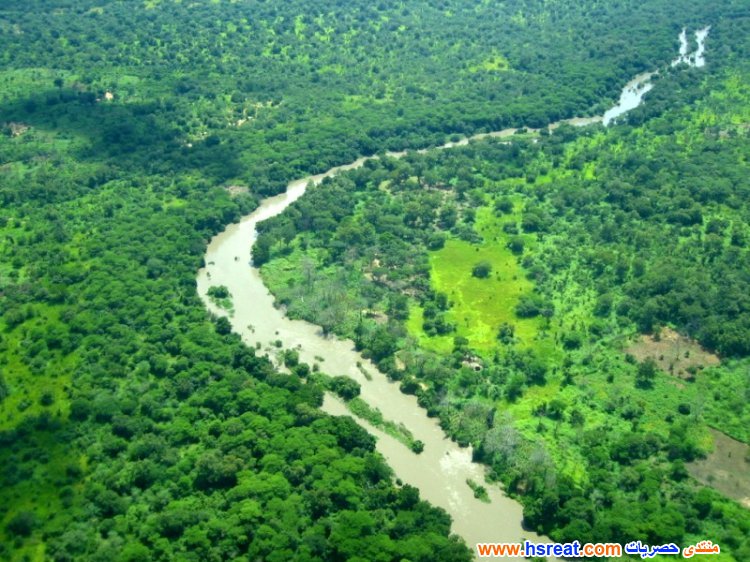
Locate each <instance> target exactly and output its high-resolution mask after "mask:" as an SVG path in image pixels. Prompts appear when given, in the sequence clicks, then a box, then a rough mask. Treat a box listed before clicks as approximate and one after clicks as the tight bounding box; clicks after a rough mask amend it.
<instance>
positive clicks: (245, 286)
mask: <svg viewBox="0 0 750 562" xmlns="http://www.w3.org/2000/svg"><path fill="white" fill-rule="evenodd" d="M702 31H705V34H703V35H702V36H697V38H698V39H699V56H698V53H696V56H695V57H694V58H693V59H692V60H686V61H685V62H687V63H688V64H691V63H692V64H693V65H695V66H697V65H698V64H697V63H698V59H699V58H700V60H702V57H703V41H704V40H705V38H706V35H707V33H708V29H706V30H702ZM684 33H685V32H683V34H682V35H681V37H680V38H681V40H682V39H684ZM686 43H687V40H686V39H685V40H684V42H682V44H683V45H686ZM680 57H683V58H685V57H688V56H687V48H686V47H685V52H684V53H683V52H682V51H681V52H680ZM688 58H689V57H688ZM653 75H654V73H645V74H642V75H639V76H637V77H636V78H635V79H634V80H633V81H631V82H629V83H628V85H626V87H625V89H624V90H623V95H622V97H621V100H620V103H619V104H618V105H617V106H615V107H614V108H612V109H611V110H610V111H608V112H607V113H605V115H602V116H597V117H588V118H579V119H570V120H566V121H562V122H559V123H555V124H552V125H550V127H555V126H558V125H560V124H562V123H569V124H572V125H578V126H583V125H588V124H591V123H597V122H603V123H604V124H605V125H607V124H609V123H611V122H612V121H613V120H614V119H616V118H617V117H619V116H620V115H622V114H623V113H625V112H626V111H628V110H629V109H632V108H634V107H637V106H638V105H639V104H640V102H641V100H642V98H643V95H644V94H645V93H646V92H647V91H648V90H649V89H650V78H651V77H652V76H653ZM623 101H625V102H626V103H623ZM515 132H516V129H506V130H503V131H498V132H494V133H485V134H480V135H476V136H474V137H471V138H469V139H462V140H460V141H457V142H451V143H447V144H445V145H443V146H441V147H437V148H434V149H430V150H442V149H449V148H452V147H455V146H462V145H466V144H468V143H469V142H470V141H471V140H476V139H481V138H486V137H501V138H502V137H510V136H512V135H513V134H514V133H515ZM388 154H389V156H392V157H396V158H399V157H403V156H404V155H405V154H406V153H405V152H398V153H393V152H392V153H388ZM373 158H376V157H373ZM367 160H368V158H360V159H358V160H356V161H355V162H352V163H351V164H347V165H344V166H338V167H336V168H332V169H331V170H329V171H327V172H326V173H324V174H319V175H314V176H310V177H306V178H302V179H299V180H296V181H293V182H291V183H290V184H289V185H288V187H287V190H286V192H285V193H282V194H280V195H277V196H275V197H270V198H268V199H265V200H264V201H263V202H262V203H261V205H260V206H259V207H258V208H257V209H256V210H255V211H254V212H253V213H251V214H249V215H247V216H246V217H244V218H243V219H242V220H241V221H240V222H239V223H237V224H232V225H230V226H228V227H227V228H226V230H225V231H224V232H222V233H220V234H218V235H217V236H215V237H214V238H213V239H212V240H211V242H210V243H209V245H208V249H207V251H206V255H205V263H206V264H207V265H206V267H205V268H203V269H201V270H200V271H199V272H198V276H197V285H198V292H199V294H200V296H201V298H202V299H203V301H204V303H205V305H206V307H207V308H208V309H209V310H210V311H211V312H213V313H215V314H217V315H224V316H226V312H225V311H223V310H221V309H219V308H218V307H217V306H215V305H214V304H213V303H212V302H211V301H210V299H209V298H208V297H207V295H206V293H207V291H208V289H209V287H211V286H213V285H225V286H226V287H227V288H228V289H229V291H230V293H231V295H232V300H233V305H234V313H233V314H232V315H231V316H230V317H229V320H230V321H231V324H232V328H233V330H234V331H235V332H236V333H238V334H240V335H241V337H242V339H243V341H245V343H246V344H247V345H250V346H255V344H256V342H259V343H260V345H261V347H262V348H265V349H268V350H271V349H273V348H272V347H270V344H271V342H275V341H277V340H280V341H281V342H282V343H283V345H284V347H286V348H296V349H298V351H299V354H300V360H302V361H304V362H307V363H309V364H311V365H312V364H313V363H319V364H320V365H321V369H322V370H323V371H324V372H326V373H329V374H332V375H347V376H349V377H351V378H353V379H355V380H357V381H358V382H359V383H360V384H361V385H362V391H361V397H362V398H363V399H364V400H365V401H366V402H367V403H368V404H369V405H370V406H372V407H374V408H378V409H379V410H380V411H381V412H382V414H383V416H384V418H385V419H387V420H391V421H393V422H396V423H401V424H404V425H405V426H406V427H408V428H409V430H410V431H411V432H412V434H413V435H414V438H415V439H419V440H421V441H422V442H423V443H424V444H425V448H424V451H423V452H422V453H421V454H419V455H417V454H415V453H413V452H412V451H411V450H410V449H408V448H407V447H406V446H405V445H403V444H402V443H401V442H399V441H397V440H396V439H394V438H393V437H391V436H389V435H387V434H385V433H384V432H382V431H380V430H378V429H377V428H374V427H372V426H371V425H369V424H368V423H367V422H364V421H362V420H359V419H357V418H355V419H357V421H358V422H359V423H360V424H361V425H362V426H363V427H365V428H366V429H367V430H368V431H370V432H371V433H372V434H373V435H375V436H376V437H377V438H378V441H377V449H378V451H379V452H380V453H381V454H382V455H383V456H384V457H385V458H386V460H387V461H388V464H389V465H390V466H391V468H393V470H394V472H395V474H396V476H397V477H398V478H400V479H401V480H402V481H403V482H405V483H408V484H411V485H413V486H415V487H417V488H418V489H419V490H420V494H421V497H422V498H423V499H425V500H427V501H429V502H430V503H432V504H433V505H436V506H439V507H442V508H443V509H445V510H446V511H447V512H448V513H449V514H450V515H451V517H452V519H453V526H452V530H453V532H455V533H456V534H458V535H459V536H461V537H462V538H463V539H464V540H465V541H466V543H467V544H468V545H469V546H470V547H473V546H474V545H475V544H476V543H479V542H516V541H521V540H525V539H528V540H531V541H536V542H549V539H547V538H546V537H540V536H539V535H537V534H535V533H533V532H529V531H526V530H524V529H523V528H522V525H521V521H522V518H523V511H522V508H521V505H520V504H519V503H518V502H516V501H515V500H513V499H511V498H508V497H507V496H505V495H504V494H503V492H502V490H501V489H500V488H499V487H498V486H494V485H486V486H485V487H486V488H487V490H488V493H489V496H490V503H484V502H482V501H480V500H478V499H476V498H475V497H474V494H473V491H472V489H471V488H470V487H469V486H468V484H467V480H473V481H475V482H477V483H480V484H485V479H484V473H485V469H484V467H483V466H482V465H478V464H475V463H473V462H472V461H471V450H470V449H469V448H461V447H459V446H458V445H457V444H456V443H454V442H453V441H451V440H450V439H448V438H447V437H446V436H445V434H444V433H443V431H442V430H441V429H440V427H439V425H438V423H437V421H436V420H434V419H431V418H429V417H427V414H426V412H425V410H423V409H422V408H420V407H419V406H418V404H417V400H416V398H415V397H414V396H409V395H405V394H403V393H402V392H401V391H400V389H399V386H398V385H397V384H395V383H392V382H390V381H389V380H388V379H387V378H386V376H385V375H383V374H382V373H380V372H379V371H378V370H377V368H376V367H375V365H373V364H372V363H371V362H370V361H368V360H366V359H364V358H363V357H362V356H361V355H360V354H359V353H357V352H356V351H355V350H354V344H353V343H352V342H351V341H350V340H341V339H336V338H326V337H324V336H323V335H322V334H321V331H320V328H319V327H318V326H315V325H313V324H310V323H308V322H304V321H299V320H290V319H289V318H287V317H286V316H285V315H284V312H283V310H280V309H277V308H275V307H274V298H273V296H272V295H271V294H270V292H269V291H268V289H267V288H266V286H265V285H264V283H263V280H262V278H261V276H260V273H259V271H258V270H257V269H256V268H254V267H252V266H251V265H249V262H250V261H251V259H252V252H251V249H252V246H253V243H254V242H255V239H256V236H257V231H256V227H257V225H258V223H260V222H262V221H264V220H266V219H269V218H271V217H274V216H276V215H278V214H280V213H282V212H283V211H284V210H285V209H286V208H287V207H288V206H289V205H291V204H292V203H294V202H295V201H296V200H297V199H299V198H300V197H302V195H304V193H305V190H306V189H307V187H308V186H310V185H317V184H319V183H320V182H321V181H323V179H325V178H327V177H331V176H334V175H336V174H338V173H341V172H344V171H346V170H352V169H355V168H358V167H360V166H362V165H363V164H364V163H365V162H366V161H367ZM271 355H273V352H271ZM362 370H365V371H367V372H368V373H369V374H370V377H369V378H368V377H365V376H364V374H363V372H362ZM369 379H371V380H369ZM323 410H324V411H326V412H327V413H329V414H331V415H350V414H349V412H348V410H347V409H346V406H345V405H344V404H343V403H342V402H340V401H339V400H338V399H336V398H335V397H332V396H326V399H325V402H324V404H323Z"/></svg>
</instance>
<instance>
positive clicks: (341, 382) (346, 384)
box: [330, 375, 360, 400]
mask: <svg viewBox="0 0 750 562" xmlns="http://www.w3.org/2000/svg"><path fill="white" fill-rule="evenodd" d="M330 389H331V390H332V391H333V392H335V393H336V394H338V395H339V396H341V398H343V399H344V400H351V399H352V398H356V397H357V396H359V392H360V385H359V383H358V382H357V381H355V380H354V379H352V378H350V377H347V376H343V375H342V376H338V377H333V379H331V382H330Z"/></svg>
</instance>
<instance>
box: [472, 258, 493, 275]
mask: <svg viewBox="0 0 750 562" xmlns="http://www.w3.org/2000/svg"><path fill="white" fill-rule="evenodd" d="M490 273H492V264H491V263H490V262H488V261H480V262H479V263H478V264H476V265H475V266H474V268H473V269H472V270H471V274H472V275H473V276H474V277H477V278H478V279H485V278H487V277H489V276H490Z"/></svg>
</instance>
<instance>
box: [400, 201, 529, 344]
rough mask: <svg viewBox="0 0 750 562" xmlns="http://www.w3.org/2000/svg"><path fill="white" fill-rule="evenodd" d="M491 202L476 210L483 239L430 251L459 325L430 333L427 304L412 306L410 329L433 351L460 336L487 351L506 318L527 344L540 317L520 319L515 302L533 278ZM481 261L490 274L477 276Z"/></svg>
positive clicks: (434, 277)
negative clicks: (425, 318)
mask: <svg viewBox="0 0 750 562" xmlns="http://www.w3.org/2000/svg"><path fill="white" fill-rule="evenodd" d="M506 220H507V218H505V219H499V218H496V217H495V216H494V215H493V213H492V209H491V208H489V207H484V208H481V209H479V210H478V211H477V217H476V230H477V232H479V233H480V234H481V235H482V236H483V237H484V242H482V243H481V244H471V243H469V242H465V241H463V240H456V239H451V240H448V241H447V242H446V244H445V247H444V248H442V249H441V250H438V251H436V252H431V253H430V265H431V272H430V277H431V283H432V286H433V287H434V288H435V289H436V290H437V291H439V292H441V293H445V294H446V295H447V296H448V300H449V301H450V303H451V307H450V311H449V312H448V320H449V321H450V322H452V323H454V324H455V325H456V332H455V333H454V334H451V335H450V336H443V337H429V336H428V335H427V334H425V333H424V331H423V330H422V310H421V309H420V308H419V307H418V306H414V307H412V310H411V315H410V318H409V322H408V323H407V327H408V330H409V333H410V334H411V335H412V336H414V337H416V338H417V339H418V340H419V341H420V343H421V344H422V345H423V346H424V347H426V348H428V349H432V350H433V351H437V352H443V353H444V352H446V351H447V352H449V351H450V350H451V349H452V342H453V338H454V337H455V336H462V337H465V338H466V339H468V340H469V346H470V347H471V348H473V349H475V350H477V351H480V352H488V351H491V350H492V349H494V348H495V347H496V346H497V332H498V328H499V327H500V325H501V324H502V323H504V322H508V323H510V324H513V325H514V326H515V329H516V337H517V338H518V340H519V343H520V344H521V345H522V346H523V347H528V346H529V345H531V343H532V341H533V340H534V337H535V336H536V334H537V331H538V329H539V327H540V324H541V322H542V321H541V320H538V319H519V318H517V317H516V314H515V307H516V305H517V304H518V300H519V298H520V297H521V296H522V295H524V294H527V293H529V292H531V290H532V289H533V285H532V283H531V282H530V281H528V280H527V279H526V277H525V275H524V272H523V270H522V269H521V267H520V265H519V264H518V261H517V259H516V256H514V255H513V253H512V252H511V251H510V250H509V249H508V248H506V244H507V235H506V234H505V233H503V232H502V228H501V221H502V222H505V221H506ZM481 261H487V262H489V263H491V264H492V273H491V274H490V276H489V277H488V278H486V279H478V278H476V277H474V276H472V269H473V267H474V266H475V265H476V264H477V263H478V262H481Z"/></svg>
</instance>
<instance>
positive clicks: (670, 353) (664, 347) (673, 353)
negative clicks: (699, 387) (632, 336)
mask: <svg viewBox="0 0 750 562" xmlns="http://www.w3.org/2000/svg"><path fill="white" fill-rule="evenodd" d="M625 351H626V352H627V353H629V354H630V355H632V356H633V357H635V358H636V359H637V360H638V361H639V362H640V361H644V360H645V359H647V358H649V357H651V358H652V359H653V360H654V361H656V364H657V365H658V366H659V368H660V369H661V370H663V371H664V372H667V373H669V374H671V375H674V376H676V377H680V378H681V379H690V378H692V377H693V376H694V375H695V373H696V372H698V371H699V370H701V369H703V368H704V367H710V366H711V365H718V364H719V363H720V359H719V358H718V357H717V356H716V355H714V354H713V353H710V352H709V351H706V350H705V349H703V348H702V347H701V346H700V345H699V344H698V343H697V342H695V341H693V340H691V339H690V338H688V337H685V336H683V335H681V334H678V333H677V332H675V331H674V330H673V329H671V328H662V330H661V332H659V333H658V334H654V335H651V336H648V335H643V336H641V337H640V338H639V339H638V341H636V342H634V343H633V344H632V345H631V346H630V347H628V348H627V349H626V350H625Z"/></svg>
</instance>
